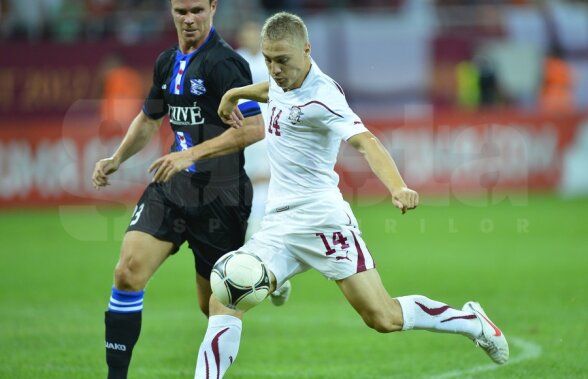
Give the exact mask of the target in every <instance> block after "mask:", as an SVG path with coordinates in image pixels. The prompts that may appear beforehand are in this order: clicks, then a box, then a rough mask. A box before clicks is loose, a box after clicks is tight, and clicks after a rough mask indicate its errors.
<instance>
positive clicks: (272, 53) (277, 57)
mask: <svg viewBox="0 0 588 379" xmlns="http://www.w3.org/2000/svg"><path fill="white" fill-rule="evenodd" d="M261 49H262V51H263V55H264V57H265V64H266V65H267V68H268V70H269V73H270V75H271V76H272V78H273V79H274V80H275V81H276V83H277V84H278V85H279V86H280V87H281V88H282V89H283V90H284V91H287V90H291V89H295V88H299V87H300V86H301V85H302V83H303V82H304V78H306V74H308V70H309V69H310V44H309V43H308V42H306V43H304V42H300V41H293V40H290V39H282V40H277V41H270V40H267V39H264V40H263V43H262V47H261Z"/></svg>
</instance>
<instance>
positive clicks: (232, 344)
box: [194, 295, 243, 379]
mask: <svg viewBox="0 0 588 379" xmlns="http://www.w3.org/2000/svg"><path fill="white" fill-rule="evenodd" d="M210 315H211V316H210V317H209V318H208V329H207V330H206V335H205V336H204V339H203V340H202V344H201V345H200V349H199V351H198V361H197V362H196V371H195V372H194V379H209V378H219V379H220V378H222V377H223V376H224V375H225V373H226V372H227V370H228V369H229V367H230V366H231V364H233V362H234V361H235V359H236V358H237V353H238V352H239V344H240V342H241V328H242V323H241V317H242V315H243V312H241V311H236V310H231V309H229V308H227V307H225V306H223V305H222V304H221V303H220V302H219V301H218V300H217V299H216V298H215V297H214V295H212V296H211V297H210Z"/></svg>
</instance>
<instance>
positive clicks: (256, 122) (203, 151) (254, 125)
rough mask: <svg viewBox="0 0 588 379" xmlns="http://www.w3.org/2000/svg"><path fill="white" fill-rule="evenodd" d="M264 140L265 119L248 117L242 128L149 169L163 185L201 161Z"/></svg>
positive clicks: (165, 159)
mask: <svg viewBox="0 0 588 379" xmlns="http://www.w3.org/2000/svg"><path fill="white" fill-rule="evenodd" d="M263 138H264V128H263V118H262V117H261V115H260V114H259V115H255V116H251V117H247V118H245V119H244V120H243V127H242V128H238V129H237V128H230V129H227V130H226V131H225V132H224V133H223V134H221V135H220V136H218V137H215V138H212V139H210V140H207V141H204V142H202V143H201V144H199V145H196V146H194V147H191V148H190V149H188V150H184V151H179V152H175V153H170V154H167V155H165V156H163V157H161V158H159V159H157V160H156V161H155V162H153V164H152V165H151V166H150V167H149V172H154V171H155V174H154V176H153V181H154V182H158V183H163V182H166V181H168V180H169V179H170V178H171V177H172V176H174V175H175V174H177V173H178V172H180V171H182V170H185V169H186V168H188V167H190V166H191V165H193V164H194V162H197V161H199V160H201V159H207V158H215V157H219V156H222V155H227V154H231V153H234V152H236V151H239V150H243V149H244V148H245V147H247V146H249V145H251V144H254V143H255V142H257V141H260V140H262V139H263Z"/></svg>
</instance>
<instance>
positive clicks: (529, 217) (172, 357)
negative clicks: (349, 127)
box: [0, 195, 588, 379]
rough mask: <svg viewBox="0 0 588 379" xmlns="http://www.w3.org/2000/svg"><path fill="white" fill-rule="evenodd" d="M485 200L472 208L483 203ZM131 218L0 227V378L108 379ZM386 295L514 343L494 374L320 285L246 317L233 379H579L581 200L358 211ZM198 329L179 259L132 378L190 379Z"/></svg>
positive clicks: (467, 345) (474, 356)
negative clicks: (120, 260)
mask: <svg viewBox="0 0 588 379" xmlns="http://www.w3.org/2000/svg"><path fill="white" fill-rule="evenodd" d="M478 200H479V199H478ZM131 210H132V209H131V207H127V206H121V205H119V206H114V207H112V206H110V207H109V206H105V207H101V208H95V207H89V208H75V207H62V208H60V209H59V210H44V211H39V210H19V211H2V213H1V214H0V235H1V236H2V238H1V245H0V246H1V254H0V289H1V293H0V357H1V358H0V361H1V364H0V378H7V379H16V378H22V379H33V378H34V379H37V378H44V379H52V378H74V379H78V378H81V379H85V378H88V379H92V378H102V379H103V378H105V377H106V368H105V364H104V342H103V333H104V332H103V312H104V311H105V309H106V306H107V302H108V297H109V295H110V287H111V284H112V269H113V267H114V264H115V262H116V260H117V257H118V250H119V245H120V240H121V236H122V233H123V231H124V229H125V225H126V224H127V223H128V220H129V213H130V211H131ZM354 210H355V213H356V216H357V218H358V219H359V220H360V224H361V228H362V230H363V235H364V238H365V240H366V241H367V244H368V247H369V248H370V251H371V252H372V254H373V255H374V257H375V259H376V262H377V267H378V270H379V271H380V274H381V276H382V278H383V281H384V284H385V286H386V287H387V289H388V290H389V291H390V293H391V294H392V295H393V296H398V295H408V294H423V295H427V296H429V297H431V298H433V299H437V300H441V301H445V302H447V303H449V304H452V305H453V306H456V307H461V305H462V304H463V303H464V302H466V301H467V300H471V299H475V300H478V301H480V302H481V303H482V305H483V306H484V307H485V309H486V311H487V312H488V314H489V315H490V317H492V318H493V320H494V321H495V322H496V323H497V324H498V325H499V326H500V327H501V328H502V329H503V331H504V332H505V334H506V335H507V337H509V338H510V342H511V360H512V363H509V364H507V365H505V366H502V367H499V368H495V366H493V365H492V364H491V362H490V360H489V359H488V358H487V357H486V356H485V354H484V353H483V352H482V351H481V350H479V349H477V348H475V347H474V345H473V344H472V343H471V342H470V341H469V340H467V339H466V338H464V337H461V336H454V335H443V334H434V333H428V332H423V331H411V332H407V333H396V334H389V335H381V334H378V333H377V332H375V331H372V330H370V329H368V328H367V327H365V326H364V325H363V323H362V321H361V319H360V318H359V316H358V315H356V314H355V312H354V311H353V310H352V309H351V307H350V306H349V305H348V304H347V303H346V302H345V300H344V299H343V296H342V295H341V294H340V293H339V291H338V289H337V286H336V285H335V284H334V283H331V282H329V281H327V280H325V279H323V278H322V277H321V276H320V275H318V274H317V273H314V272H308V273H305V274H303V275H300V276H298V277H296V278H294V280H293V285H294V290H293V293H292V297H291V298H290V301H289V303H288V304H286V305H285V306H283V307H280V308H275V307H272V306H271V304H269V303H264V304H262V305H261V306H259V307H257V308H255V309H254V310H252V311H251V312H250V313H248V314H247V315H246V318H245V323H244V329H243V339H242V342H241V348H240V352H239V356H238V358H237V360H236V362H235V364H234V365H233V367H232V368H231V370H230V371H229V374H228V375H227V378H233V379H253V378H255V379H266V378H267V379H270V378H292V379H302V378H313V379H318V378H331V379H346V378H354V379H362V378H450V377H455V378H464V377H475V378H582V377H584V378H585V377H588V360H587V358H586V357H587V356H588V355H587V354H588V279H587V274H588V217H587V216H588V199H576V200H561V199H558V198H557V197H555V196H551V195H534V196H529V197H517V198H513V199H505V200H503V201H500V202H498V204H494V205H484V201H474V200H473V199H465V200H463V199H462V200H461V201H458V200H456V199H453V200H451V201H449V202H448V204H443V203H442V202H438V203H435V202H433V201H427V199H425V200H424V204H423V205H422V206H421V207H419V208H418V209H417V210H415V211H413V212H409V213H408V214H406V215H404V216H401V215H400V213H399V212H398V211H397V210H395V209H393V208H392V206H391V205H388V203H386V202H383V201H378V202H376V201H372V202H371V204H369V205H368V203H366V202H363V203H358V204H354ZM205 328H206V320H205V318H204V316H203V315H202V314H200V313H199V311H198V309H197V301H196V298H195V291H194V271H193V260H192V256H191V253H190V251H189V250H187V248H186V247H183V248H182V250H181V251H180V253H179V254H178V255H177V256H174V257H172V258H171V259H169V260H168V261H167V262H166V263H165V264H164V265H163V267H162V268H161V270H160V271H159V272H158V273H157V275H156V276H155V278H154V279H153V280H152V281H151V283H150V284H149V286H148V288H147V293H146V298H145V312H144V323H143V330H142V333H141V339H140V340H139V343H138V345H137V347H136V349H135V352H134V357H133V363H132V365H131V370H130V376H129V377H130V379H134V378H137V379H138V378H141V379H150V378H152V379H166V378H169V379H172V378H192V377H193V369H194V364H195V360H196V354H197V349H198V345H199V343H200V339H201V337H202V335H203V333H204V331H205Z"/></svg>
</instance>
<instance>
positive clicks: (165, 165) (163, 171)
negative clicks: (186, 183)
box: [149, 151, 194, 183]
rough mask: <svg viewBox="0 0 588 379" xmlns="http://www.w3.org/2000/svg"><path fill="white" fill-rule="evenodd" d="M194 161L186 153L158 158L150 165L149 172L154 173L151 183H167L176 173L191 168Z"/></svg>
mask: <svg viewBox="0 0 588 379" xmlns="http://www.w3.org/2000/svg"><path fill="white" fill-rule="evenodd" d="M193 164H194V161H193V160H192V158H191V157H190V153H189V152H187V151H179V152H177V153H170V154H167V155H164V156H163V157H161V158H159V159H158V160H156V161H155V162H153V163H152V164H151V166H150V167H149V172H155V174H154V175H153V181H154V182H156V183H163V182H167V181H168V180H170V179H171V177H172V176H174V175H175V174H177V173H178V172H180V171H182V170H185V169H187V168H188V167H190V166H192V165H193Z"/></svg>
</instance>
